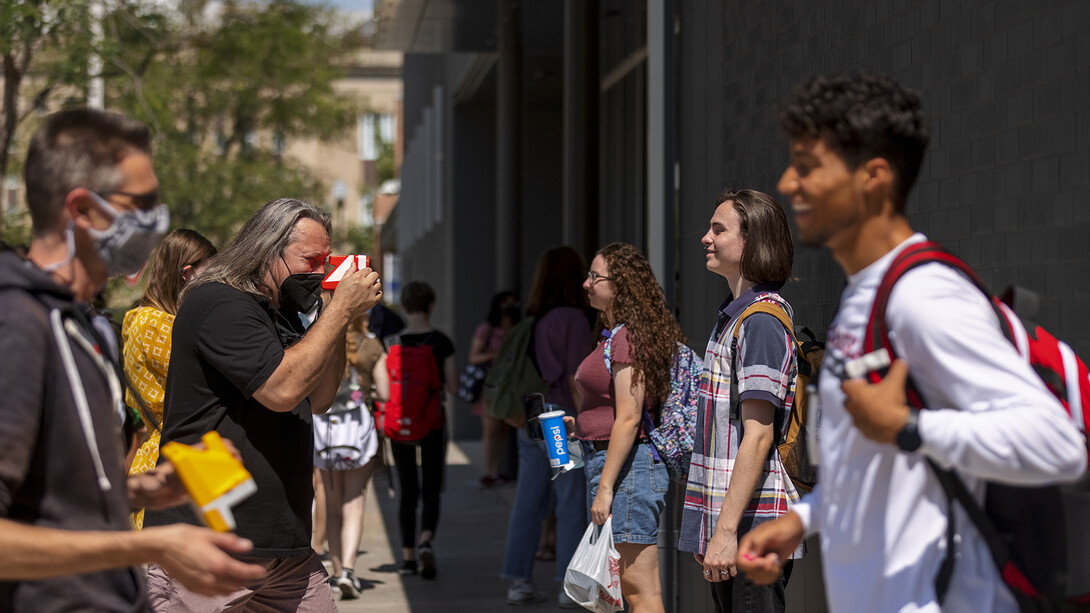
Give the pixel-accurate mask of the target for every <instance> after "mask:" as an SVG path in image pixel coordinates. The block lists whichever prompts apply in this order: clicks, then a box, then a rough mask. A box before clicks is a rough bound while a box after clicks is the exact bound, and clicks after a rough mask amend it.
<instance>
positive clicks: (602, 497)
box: [590, 486, 613, 526]
mask: <svg viewBox="0 0 1090 613" xmlns="http://www.w3.org/2000/svg"><path fill="white" fill-rule="evenodd" d="M612 508H613V490H612V489H607V488H604V487H601V486H599V487H598V494H597V495H596V496H595V497H594V503H593V504H591V505H590V520H591V521H593V522H594V523H595V525H598V526H601V525H602V524H604V523H606V519H608V518H609V513H610V511H611V509H612Z"/></svg>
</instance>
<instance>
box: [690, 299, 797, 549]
mask: <svg viewBox="0 0 1090 613" xmlns="http://www.w3.org/2000/svg"><path fill="white" fill-rule="evenodd" d="M776 289H778V288H776V287H775V286H768V285H759V286H757V287H755V288H752V289H750V290H749V291H747V292H745V293H743V294H742V295H741V296H740V297H739V298H738V299H736V300H733V301H731V302H730V303H729V304H725V305H724V306H723V307H722V308H721V309H720V312H719V323H718V325H716V328H715V330H714V331H713V332H712V334H711V338H710V339H709V340H708V348H707V351H706V352H705V354H704V372H703V373H702V374H701V377H700V401H699V405H698V408H697V423H696V426H697V429H696V436H695V441H694V447H693V456H692V463H691V464H690V466H689V482H688V485H687V487H686V490H685V502H684V508H683V510H682V521H681V538H680V541H679V543H678V548H679V549H681V550H682V551H691V552H695V553H700V554H703V553H704V550H705V548H706V547H707V544H708V541H709V540H710V539H711V537H712V535H713V534H714V532H715V524H716V521H718V519H719V512H720V509H722V506H723V498H724V496H725V494H726V491H727V487H728V486H729V484H730V478H731V472H732V470H733V468H734V461H735V458H736V456H737V454H738V445H739V443H740V442H741V439H742V434H743V433H742V423H741V420H740V419H737V418H736V419H733V420H732V419H731V418H730V412H731V411H730V408H731V379H732V377H735V376H736V377H737V386H736V387H737V390H738V396H739V400H738V403H740V402H741V401H742V400H746V399H750V398H753V399H760V400H767V401H768V402H771V403H772V405H773V406H775V407H776V415H775V419H774V422H773V423H774V424H775V426H776V428H777V431H778V432H777V434H778V436H777V438H776V443H777V444H778V443H779V442H781V441H782V439H783V436H784V434H785V432H786V429H787V423H788V415H789V413H790V410H791V406H792V403H793V401H794V397H795V377H796V375H797V364H796V361H795V353H796V351H795V347H794V343H793V342H792V341H791V336H790V334H789V333H788V332H787V330H786V329H785V328H784V327H783V325H781V324H780V322H779V321H778V320H777V319H776V318H775V317H772V316H771V315H767V314H763V313H757V314H754V315H752V316H750V317H749V318H747V319H746V320H745V322H743V324H742V327H741V330H740V331H739V334H738V344H737V348H738V354H739V356H738V359H737V360H732V356H731V342H732V339H733V335H734V329H735V327H736V326H737V321H736V317H737V316H738V315H739V314H740V313H741V312H742V311H743V310H745V308H746V307H748V306H749V305H751V304H753V303H754V302H757V301H764V302H770V303H773V304H777V305H779V306H781V307H782V308H784V310H786V311H787V313H788V315H792V316H793V313H792V311H791V307H790V305H788V304H787V302H786V301H785V300H784V299H783V298H782V297H781V296H780V295H779V293H777V292H776ZM732 362H736V363H732ZM733 368H737V370H738V372H737V373H735V372H733V370H732V369H733ZM798 499H799V494H798V492H797V491H796V490H795V486H794V484H792V483H791V479H790V478H789V477H788V476H787V473H786V472H785V471H784V468H783V464H782V463H781V461H780V456H779V452H778V451H777V450H776V446H775V444H774V445H773V446H772V451H771V453H769V457H768V458H767V459H766V460H765V465H764V471H763V473H762V475H761V478H760V480H759V481H758V482H757V488H756V490H755V491H754V493H753V498H752V499H751V500H750V503H749V506H748V507H747V508H746V510H745V512H744V514H743V516H742V521H741V522H740V524H739V526H738V536H741V535H743V534H745V533H746V532H747V531H749V530H750V529H751V528H752V527H753V526H754V525H757V524H759V523H761V522H764V521H768V520H770V519H775V518H777V517H779V516H781V515H784V514H786V513H787V511H788V509H789V507H790V505H792V504H794V503H795V502H796V501H798ZM799 554H801V546H800V550H799V551H797V552H796V555H794V556H792V557H797V555H799Z"/></svg>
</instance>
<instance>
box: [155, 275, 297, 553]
mask: <svg viewBox="0 0 1090 613" xmlns="http://www.w3.org/2000/svg"><path fill="white" fill-rule="evenodd" d="M275 317H276V315H275V311H274V310H273V308H272V307H271V306H270V305H269V303H268V302H267V301H265V300H264V299H262V298H258V297H256V296H253V295H250V294H247V293H244V292H242V291H239V290H237V289H234V288H232V287H229V286H227V285H223V284H221V283H207V284H204V285H202V286H200V287H198V288H196V289H194V290H193V291H192V293H190V294H189V295H188V296H187V297H186V299H185V302H183V303H182V306H181V309H180V310H179V311H178V316H177V318H176V319H175V320H174V331H173V341H172V344H173V346H172V348H171V359H170V371H169V373H168V375H167V384H166V399H165V406H164V412H163V437H162V443H163V444H166V443H167V442H169V441H179V442H182V443H187V444H192V443H196V442H197V441H199V440H200V438H201V436H202V435H203V434H204V433H206V432H208V431H210V430H216V431H218V432H219V433H220V435H221V436H222V437H223V438H225V439H230V440H231V441H232V442H234V444H235V446H236V447H238V449H239V451H240V452H241V454H242V461H243V463H244V464H245V466H246V468H247V470H249V471H250V473H251V474H252V475H253V477H254V481H255V482H256V483H257V492H256V493H255V494H253V495H252V496H250V497H249V498H247V499H245V500H243V501H242V502H240V503H238V504H237V505H236V506H235V507H234V508H233V512H234V516H235V522H236V523H237V525H238V527H237V529H236V532H237V533H238V534H239V535H240V536H244V537H246V538H248V539H250V540H252V541H253V542H254V549H253V553H252V554H249V555H253V556H256V557H265V558H287V557H292V556H297V555H304V554H307V553H309V552H310V551H311V548H310V531H311V514H310V513H311V502H312V500H313V498H314V490H313V487H312V485H311V471H312V468H311V466H312V464H311V463H312V460H313V447H314V439H313V435H312V432H311V423H312V420H311V413H310V399H309V398H308V399H304V400H303V402H301V403H300V404H299V406H297V407H295V409H293V410H292V411H291V412H288V413H277V412H275V411H272V410H270V409H268V408H266V407H265V406H264V405H262V404H261V403H259V402H258V401H257V400H255V399H254V398H253V394H254V392H255V391H257V389H258V388H259V387H261V385H262V384H264V383H265V381H266V380H267V379H268V378H269V376H271V375H272V373H273V372H274V371H275V370H276V369H277V367H278V366H279V365H280V362H281V360H282V359H283V357H284V348H283V346H282V345H281V341H280V340H279V339H278V337H277V331H276V328H275ZM179 521H185V522H188V523H193V524H197V523H199V521H198V520H197V518H196V516H195V514H194V513H193V512H192V510H191V509H189V508H188V507H184V506H183V507H175V508H173V509H168V510H166V511H159V512H152V511H148V513H147V515H146V519H145V524H147V525H163V524H169V523H174V522H179Z"/></svg>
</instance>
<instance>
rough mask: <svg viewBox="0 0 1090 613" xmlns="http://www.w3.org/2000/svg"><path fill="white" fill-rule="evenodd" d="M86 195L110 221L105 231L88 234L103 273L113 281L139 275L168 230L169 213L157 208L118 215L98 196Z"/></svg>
mask: <svg viewBox="0 0 1090 613" xmlns="http://www.w3.org/2000/svg"><path fill="white" fill-rule="evenodd" d="M90 193H91V200H93V201H94V202H95V204H97V205H98V206H99V208H100V209H102V212H104V213H106V214H107V215H109V216H110V217H112V218H113V220H114V221H113V223H112V224H110V227H109V228H106V229H105V230H95V229H94V228H91V229H89V230H88V233H90V235H91V238H93V239H94V241H95V250H96V251H98V256H99V257H100V258H102V261H103V262H105V263H106V273H107V274H108V275H110V276H111V277H116V276H120V275H131V274H133V273H135V272H137V271H139V270H140V268H141V267H143V266H144V263H145V262H146V261H147V259H148V256H149V255H151V251H152V249H155V246H156V245H158V244H159V241H160V240H162V238H163V236H164V235H166V233H167V230H169V229H170V209H168V208H167V205H165V204H157V205H155V206H153V207H152V208H150V209H132V210H128V211H118V210H117V209H115V208H114V207H113V206H111V205H110V203H108V202H106V200H105V199H104V198H103V197H102V196H99V195H98V194H96V193H94V192H90Z"/></svg>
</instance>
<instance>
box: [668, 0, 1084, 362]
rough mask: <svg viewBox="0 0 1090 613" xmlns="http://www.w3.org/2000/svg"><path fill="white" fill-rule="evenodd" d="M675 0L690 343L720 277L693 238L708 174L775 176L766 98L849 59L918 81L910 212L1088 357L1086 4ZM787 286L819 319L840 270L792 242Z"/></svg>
mask: <svg viewBox="0 0 1090 613" xmlns="http://www.w3.org/2000/svg"><path fill="white" fill-rule="evenodd" d="M680 4H681V5H682V6H681V8H680V9H679V13H680V26H681V34H680V49H679V54H680V57H679V75H678V77H679V79H678V86H679V105H678V108H679V126H678V143H679V157H680V158H681V162H680V163H681V191H680V201H681V216H680V234H681V239H682V240H681V245H680V249H679V252H680V259H679V262H680V264H679V266H680V270H681V318H682V323H683V325H684V327H685V330H686V331H687V332H688V333H689V334H690V335H692V336H693V337H694V341H698V342H695V343H694V344H697V345H698V346H699V345H701V344H702V343H703V341H704V338H705V337H706V334H707V332H706V331H707V330H709V329H710V328H711V322H712V318H713V315H714V308H715V305H716V304H718V302H719V301H720V300H721V299H722V298H723V296H724V294H725V291H726V290H725V286H724V284H723V283H722V282H720V281H718V280H717V278H713V277H711V276H710V275H709V274H708V273H707V272H705V271H703V270H702V267H703V256H702V254H701V253H700V250H699V245H698V244H697V243H696V241H697V240H699V237H700V235H701V234H703V232H704V230H705V229H706V226H707V219H708V217H709V216H710V213H711V203H710V201H711V200H712V199H713V198H714V197H715V196H716V195H717V194H718V192H719V190H720V189H721V188H722V187H723V186H724V185H732V186H739V187H752V188H756V189H761V190H763V191H768V192H769V193H772V194H773V195H776V196H779V194H777V193H776V192H775V185H776V181H777V179H778V178H779V175H780V173H781V172H782V170H783V168H784V166H785V164H786V160H787V155H786V146H785V142H784V141H783V139H782V138H781V137H780V136H779V134H778V133H777V130H776V126H775V111H776V108H777V105H778V104H779V101H780V100H781V99H782V97H783V96H784V95H785V94H786V92H788V91H789V89H790V87H791V86H792V85H793V84H795V83H796V82H797V81H799V80H801V79H802V78H804V77H807V76H810V75H812V74H817V73H822V72H829V71H840V70H852V69H864V70H869V71H875V72H881V73H885V74H889V75H891V76H893V77H894V78H896V79H898V80H901V81H903V82H905V83H908V84H909V85H911V86H913V87H915V88H917V89H919V90H920V91H921V92H922V94H923V98H924V107H925V110H926V112H927V114H928V116H929V117H930V119H931V121H932V128H933V138H932V144H931V147H930V149H929V152H928V155H927V157H926V159H925V161H924V166H923V168H922V170H921V176H920V180H919V181H918V182H917V186H916V189H915V191H914V193H913V195H912V196H911V198H910V200H909V203H908V208H907V210H908V214H909V219H910V221H911V223H912V225H913V227H914V228H916V229H917V230H920V231H922V232H925V233H926V234H928V235H929V236H930V237H931V238H933V239H936V240H939V241H941V242H943V243H945V244H946V245H947V246H948V247H949V248H950V249H952V250H953V251H954V252H955V253H958V254H960V255H961V256H962V257H963V258H965V259H966V260H967V261H968V262H969V263H970V264H972V265H973V266H975V267H976V268H977V270H978V271H979V272H980V273H981V275H982V276H983V277H984V279H985V281H986V282H987V283H988V284H989V285H990V286H991V287H992V288H993V290H994V291H1002V289H1003V288H1005V287H1006V286H1008V285H1010V284H1012V283H1017V284H1021V285H1025V286H1028V287H1030V288H1032V289H1034V290H1036V291H1037V292H1039V293H1040V294H1041V295H1042V296H1043V298H1044V304H1043V307H1042V312H1041V314H1040V320H1041V322H1042V323H1043V324H1044V325H1045V326H1046V327H1048V328H1050V329H1051V330H1052V331H1053V332H1054V333H1056V334H1057V335H1059V336H1061V337H1062V338H1065V339H1067V340H1068V341H1069V342H1070V343H1071V344H1072V345H1073V346H1074V347H1075V349H1076V351H1077V352H1079V353H1080V354H1082V355H1083V356H1088V355H1090V318H1087V313H1088V312H1090V274H1087V273H1086V271H1085V268H1086V266H1087V265H1088V264H1090V252H1088V250H1087V248H1086V241H1087V238H1086V237H1087V235H1088V234H1090V206H1088V203H1087V200H1088V198H1090V28H1088V27H1087V26H1088V25H1090V3H1088V2H1085V1H1083V0H1067V1H1060V0H1044V1H1042V0H1006V1H971V0H943V1H940V0H921V1H916V2H911V1H882V2H877V3H876V2H872V1H863V0H858V1H856V0H839V1H820V0H818V1H815V0H805V1H803V0H778V1H772V2H760V3H756V2H740V1H731V2H722V3H721V2H718V1H708V2H684V3H680ZM796 255H797V257H796V264H795V274H796V275H797V276H798V278H799V280H798V281H796V282H793V283H791V284H789V286H788V288H787V289H786V293H787V295H788V297H789V299H790V300H791V301H792V303H793V304H794V305H795V307H796V310H797V313H798V319H799V320H800V321H801V322H804V323H807V324H809V325H810V326H811V327H813V328H815V329H819V330H820V331H821V332H822V333H823V332H824V328H825V326H826V325H827V324H828V322H829V321H830V319H831V317H832V315H833V313H834V312H835V306H836V301H837V298H838V296H839V292H840V288H841V287H842V285H843V275H842V274H841V273H840V271H839V267H838V266H836V264H835V263H834V262H832V261H831V259H830V258H828V256H827V255H825V254H824V253H821V252H815V251H812V250H808V249H805V248H802V247H799V248H798V250H797V254H796Z"/></svg>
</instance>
